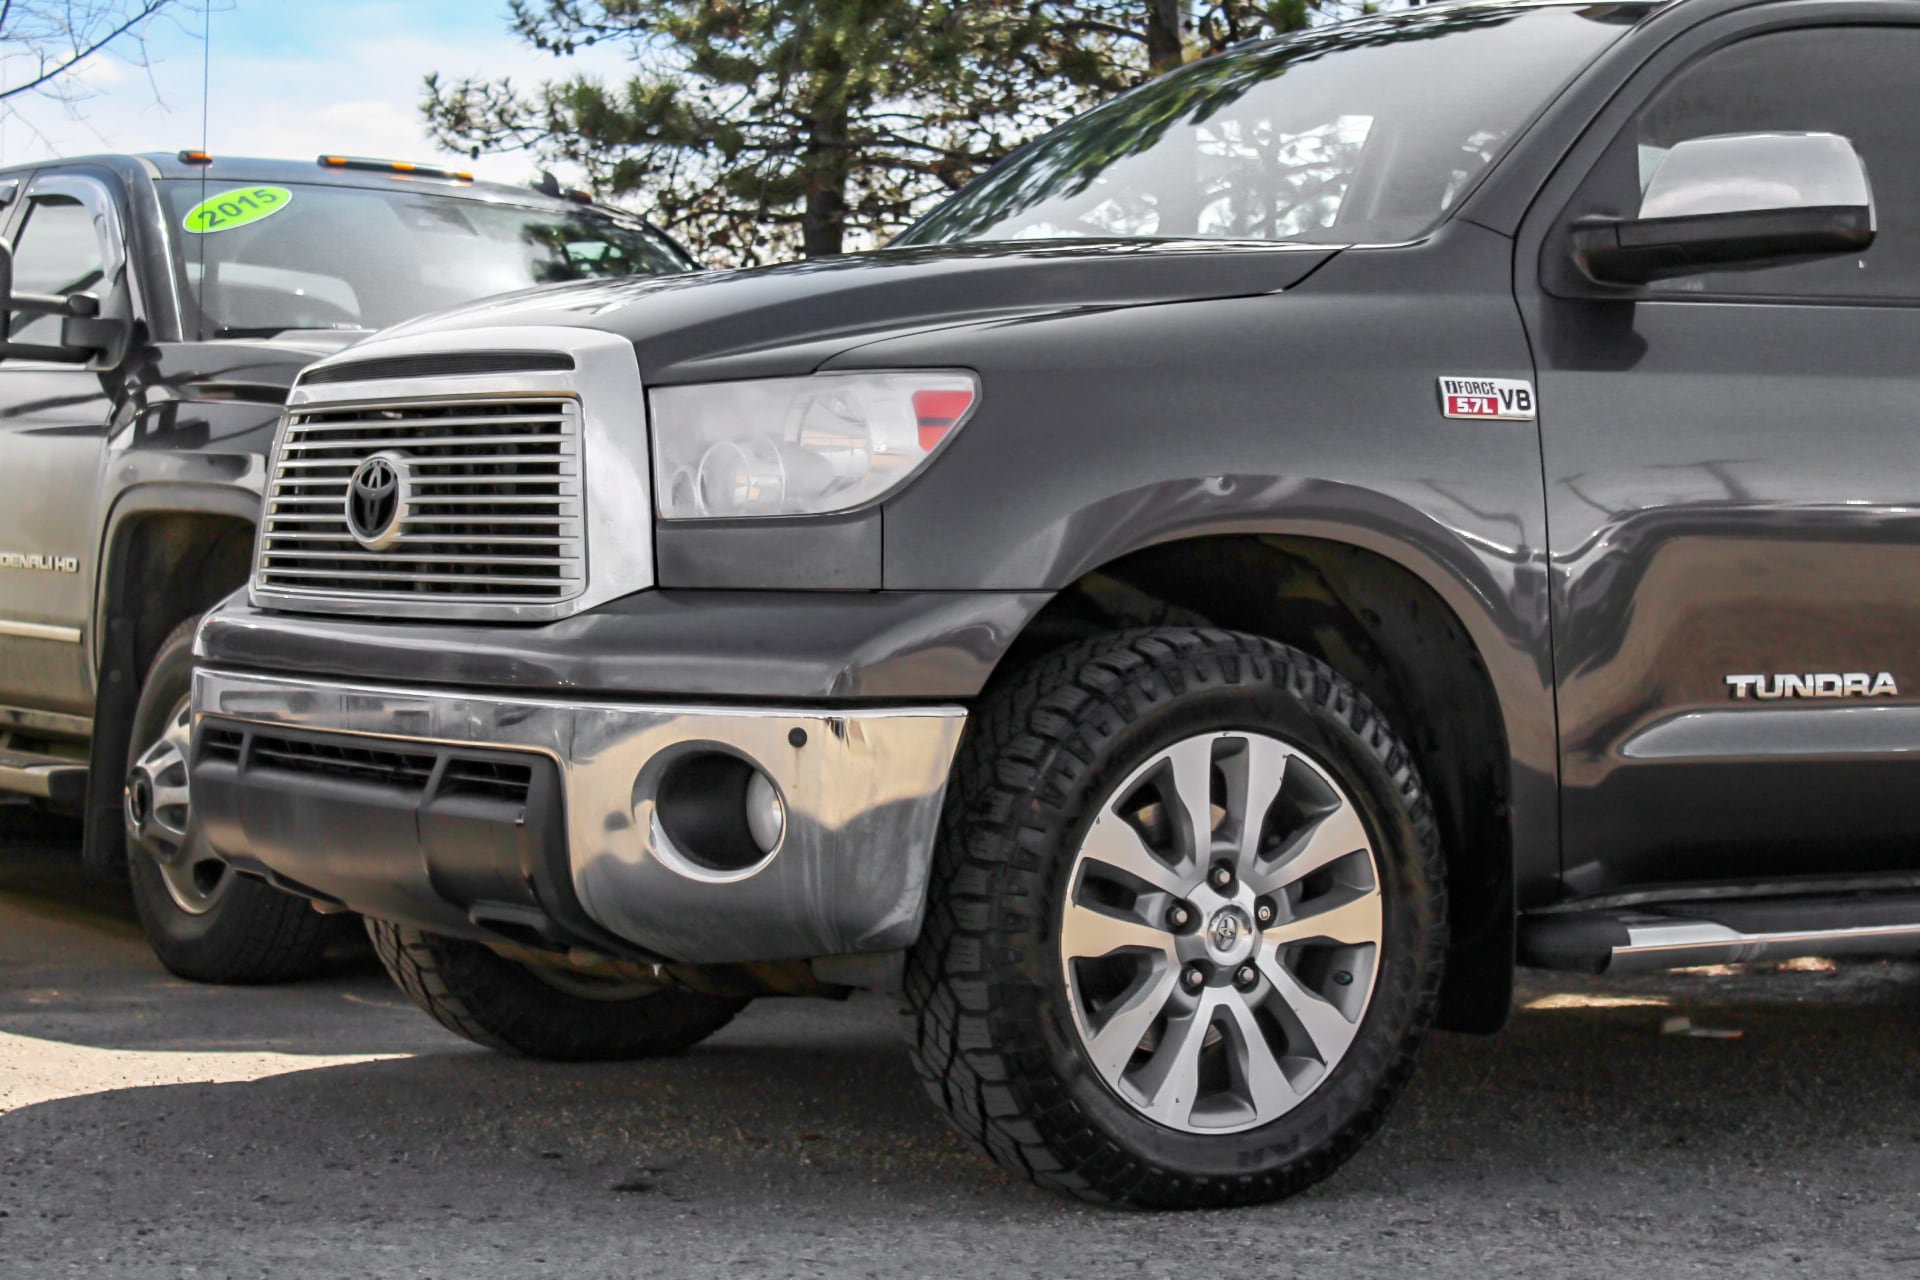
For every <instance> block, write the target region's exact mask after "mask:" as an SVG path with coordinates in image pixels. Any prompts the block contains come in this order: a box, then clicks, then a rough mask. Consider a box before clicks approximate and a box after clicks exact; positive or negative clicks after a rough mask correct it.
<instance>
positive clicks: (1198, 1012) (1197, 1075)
mask: <svg viewBox="0 0 1920 1280" xmlns="http://www.w3.org/2000/svg"><path fill="white" fill-rule="evenodd" d="M1067 886H1068V887H1067V895H1066V900H1065V904H1064V906H1063V909H1062V917H1061V921H1060V932H1059V952H1060V958H1061V963H1062V966H1063V968H1064V970H1065V979H1066V987H1067V994H1068V999H1069V1003H1070V1005H1071V1008H1072V1013H1073V1021H1074V1027H1075V1030H1076V1032H1077V1033H1078V1035H1079V1039H1080V1044H1081V1047H1082V1048H1083V1049H1084V1051H1085V1053H1086V1055H1087V1058H1088V1060H1089V1061H1090V1062H1091V1064H1092V1065H1093V1067H1094V1069H1095V1071H1096V1072H1097V1073H1098V1075H1099V1077H1100V1078H1101V1080H1102V1081H1104V1082H1105V1084H1106V1085H1107V1087H1108V1088H1109V1089H1110V1090H1111V1091H1112V1092H1113V1093H1114V1094H1115V1095H1117V1096H1118V1097H1119V1098H1120V1099H1121V1100H1122V1101H1124V1102H1125V1103H1126V1104H1127V1105H1128V1106H1130V1107H1131V1108H1133V1109H1134V1110H1135V1111H1136V1112H1138V1113H1139V1114H1140V1115H1142V1116H1145V1117H1146V1118H1148V1119H1150V1120H1153V1121H1154V1122H1156V1123H1158V1124H1161V1125H1164V1126H1166V1127H1168V1128H1170V1129H1175V1130H1178V1131H1181V1132H1186V1133H1199V1134H1218V1133H1235V1132H1240V1131H1243V1130H1247V1129H1252V1128H1256V1127H1258V1126H1260V1125H1264V1124H1267V1123H1270V1122H1271V1121H1273V1120H1275V1119H1277V1118H1279V1117H1280V1116H1282V1115H1285V1114H1286V1113H1287V1112H1288V1111H1291V1110H1292V1109H1293V1108H1294V1107H1296V1106H1298V1105H1299V1104H1300V1103H1301V1101H1303V1100H1304V1099H1305V1098H1306V1097H1307V1096H1308V1095H1310V1094H1311V1093H1312V1092H1313V1091H1314V1090H1315V1089H1316V1088H1318V1087H1319V1085H1320V1084H1321V1083H1322V1082H1323V1081H1324V1080H1325V1079H1326V1078H1327V1076H1328V1075H1329V1074H1330V1073H1331V1072H1332V1071H1333V1069H1334V1068H1335V1067H1336V1066H1338V1065H1339V1063H1340V1061H1341V1059H1342V1058H1343V1057H1344V1056H1345V1054H1346V1052H1347V1050H1348V1048H1349V1047H1350V1046H1351V1045H1352V1043H1353V1040H1354V1037H1355V1035H1356V1034H1357V1033H1358V1031H1359V1028H1360V1025H1361V1021H1362V1019H1363V1018H1364V1016H1365V1014H1366V1010H1367V1006H1368V1003H1369V1002H1370V1000H1371V998H1372V994H1373V985H1374V976H1375V974H1376V973H1377V972H1378V970H1379V961H1380V948H1381V945H1382V941H1383V937H1384V930H1385V920H1384V914H1383V906H1382V900H1381V893H1380V872H1379V863H1378V859H1377V857H1376V853H1375V849H1374V844H1373V841H1372V839H1371V838H1370V836H1369V835H1368V832H1367V829H1366V826H1365V824H1364V822H1363V821H1362V819H1361V815H1360V812H1359V810H1358V809H1357V808H1356V807H1355V805H1354V803H1353V800H1352V798H1351V797H1350V796H1349V795H1348V794H1347V793H1346V791H1345V790H1343V789H1342V788H1341V786H1340V785H1339V784H1338V783H1337V782H1335V781H1334V780H1333V775H1332V773H1331V772H1330V771H1329V770H1328V769H1327V768H1326V767H1325V765H1323V764H1322V763H1320V762H1319V761H1317V760H1315V759H1314V758H1313V757H1312V756H1311V755H1310V754H1309V753H1308V752H1306V751H1305V750H1303V749H1302V748H1300V747H1299V746H1296V745H1293V744H1290V743H1287V742H1283V741H1281V740H1280V739H1278V738H1274V737H1271V736H1268V735H1265V734H1260V733H1253V732H1224V733H1208V734H1201V735H1197V736H1194V737H1190V738H1187V739H1184V740H1182V741H1180V742H1177V743H1175V744H1174V745H1172V746H1170V747H1168V748H1166V749H1165V750H1163V751H1161V752H1159V753H1158V754H1156V755H1155V756H1153V758H1151V759H1150V760H1148V761H1147V762H1146V763H1145V764H1143V765H1142V766H1140V768H1138V769H1136V770H1135V771H1134V772H1133V773H1132V774H1131V775H1130V776H1129V777H1128V778H1127V779H1126V780H1125V781H1124V782H1122V783H1121V784H1120V785H1119V786H1118V787H1117V788H1115V789H1114V790H1113V792H1112V793H1111V794H1110V795H1109V796H1108V797H1107V798H1106V800H1105V802H1104V803H1103V804H1102V805H1101V807H1100V809H1099V810H1098V812H1097V814H1096V816H1095V818H1094V821H1093V823H1092V826H1091V827H1090V828H1089V829H1088V831H1087V834H1086V837H1085V839H1084V840H1083V841H1082V842H1081V845H1080V848H1079V850H1078V852H1077V854H1076V856H1075V859H1074V864H1073V867H1072V869H1071V872H1070V874H1069V879H1068V882H1067Z"/></svg>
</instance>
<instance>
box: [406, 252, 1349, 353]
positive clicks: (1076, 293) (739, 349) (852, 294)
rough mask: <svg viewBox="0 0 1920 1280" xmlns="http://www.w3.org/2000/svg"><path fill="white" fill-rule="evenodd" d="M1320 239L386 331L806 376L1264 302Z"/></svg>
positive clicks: (950, 264)
mask: <svg viewBox="0 0 1920 1280" xmlns="http://www.w3.org/2000/svg"><path fill="white" fill-rule="evenodd" d="M1337 252H1338V249H1337V248H1336V247H1329V246H1325V245H1314V246H1291V245H1274V244H1261V245H1248V244H1237V243H1236V244H1229V243H1199V242H1193V241H1180V242H1164V243H1153V242H1139V241H1127V242H1114V243H1106V242H1093V243H1088V242H1084V241H1074V242H1070V243H1069V242H1051V243H1034V244H1021V245H1006V244H999V245H940V246H928V247H916V248H908V249H881V250H876V251H874V252H872V253H861V254H849V255H846V256H843V257H834V258H815V259H811V260H808V261H805V262H794V263H787V264H784V265H781V266H777V267H760V268H754V269H750V270H742V271H710V272H702V273H699V274H694V275H681V276H654V277H647V278H644V279H635V280H609V281H594V282H590V283H583V284H573V285H562V286H557V287H549V288H545V289H535V290H528V291H525V292H521V293H515V294H505V295H501V296H499V297H495V298H489V299H486V300H483V301H481V302H476V303H472V304H469V305H467V306H464V307H460V308H458V309H456V310H452V311H444V312H440V313H438V314H435V315H430V316H423V317H421V318H419V319H415V320H409V321H407V322H406V323H404V324H401V325H398V326H396V327H395V328H392V329H388V330H386V331H385V333H383V334H382V337H397V336H401V335H406V336H410V337H419V336H424V335H426V334H429V333H453V332H462V331H465V332H473V333H475V334H476V336H475V339H474V340H475V341H476V342H478V341H484V339H483V338H481V337H479V336H478V335H479V333H480V332H483V331H485V330H487V329H491V328H499V327H506V326H513V327H520V326H526V325H566V326H582V327H588V328H595V329H602V330H606V331H608V332H612V333H617V334H619V335H621V336H622V337H625V338H628V339H629V340H631V341H632V342H633V343H634V346H635V349H636V351H637V353H638V356H639V360H640V373H641V377H642V378H644V379H645V380H646V381H647V382H648V383H649V384H653V385H660V384H668V383H676V382H697V381H703V380H707V379H715V378H751V377H776V376H781V375H785V374H798V373H809V372H811V371H813V370H814V369H817V368H819V367H820V365H821V364H823V363H824V362H826V361H827V360H829V359H831V358H833V357H834V356H836V355H840V354H842V353H843V352H845V351H847V350H849V349H851V348H854V347H858V346H863V345H865V344H866V343H868V342H875V341H880V340H882V339H886V338H893V337H900V336H904V335H906V334H909V333H915V332H923V331H926V330H929V329H937V328H943V327H946V326H948V325H960V324H974V323H978V322H980V321H983V320H993V319H1000V318H1017V317H1029V316H1037V315H1049V314H1057V313H1061V312H1067V311H1074V310H1102V309H1108V308H1114V307H1136V306H1147V305H1151V304H1154V303H1165V302H1192V301H1199V300H1202V299H1207V298H1226V297H1239V296H1245V295H1249V294H1261V293H1272V292H1275V291H1277V290H1280V289H1286V288H1289V287H1291V286H1292V285H1294V284H1297V283H1299V282H1300V281H1301V280H1303V279H1305V278H1306V277H1307V275H1309V274H1310V273H1311V272H1312V271H1313V270H1314V269H1315V268H1316V267H1318V266H1319V265H1320V264H1321V263H1323V262H1325V261H1326V260H1327V259H1328V258H1330V257H1331V256H1333V254H1335V253H1337Z"/></svg>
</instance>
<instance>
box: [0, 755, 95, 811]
mask: <svg viewBox="0 0 1920 1280" xmlns="http://www.w3.org/2000/svg"><path fill="white" fill-rule="evenodd" d="M0 792H10V793H12V794H13V795H17V796H38V797H40V798H41V799H42V800H47V801H51V802H52V803H54V804H56V805H77V804H82V803H84V802H85V801H86V798H87V766H85V765H84V764H77V763H75V762H74V761H72V760H63V759H61V758H60V757H59V756H43V755H39V754H36V753H34V752H30V751H0Z"/></svg>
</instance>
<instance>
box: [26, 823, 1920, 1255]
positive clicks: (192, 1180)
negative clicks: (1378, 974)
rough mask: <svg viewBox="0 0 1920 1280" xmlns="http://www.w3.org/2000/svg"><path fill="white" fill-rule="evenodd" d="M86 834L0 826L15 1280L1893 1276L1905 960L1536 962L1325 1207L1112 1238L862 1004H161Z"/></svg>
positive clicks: (1905, 1195)
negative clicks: (575, 1022)
mask: <svg viewBox="0 0 1920 1280" xmlns="http://www.w3.org/2000/svg"><path fill="white" fill-rule="evenodd" d="M75 845H76V836H75V833H74V831H73V830H72V829H71V828H70V827H65V826H60V825H56V824H49V823H46V822H45V821H30V822H23V821H22V820H21V819H20V817H19V816H18V815H17V814H8V813H0V1277H5V1278H6V1280H13V1278H14V1277H20V1278H22V1280H44V1278H46V1277H59V1276H87V1277H123V1276H194V1277H205V1278H217V1277H274V1278H275V1280H280V1278H303V1277H348V1276H354V1277H358V1276H382V1277H385V1276H396V1277H416V1276H421V1277H444V1278H446V1280H490V1278H492V1277H516V1278H517V1277H527V1276H548V1275H552V1276H565V1277H569V1280H593V1278H596V1277H602V1276H607V1277H615V1276H617V1277H680V1276H687V1277H704V1276H727V1277H755V1276H874V1277H886V1278H887V1280H900V1278H906V1277H919V1276H936V1277H942V1278H943V1280H952V1278H954V1277H971V1276H983V1277H985V1276H991V1277H996V1278H1002V1277H1021V1276H1088V1277H1092V1276H1101V1277H1160V1276H1167V1277H1172V1276H1178V1277H1181V1280H1195V1278H1196V1277H1206V1278H1207V1280H1215V1278H1219V1280H1226V1278H1228V1277H1248V1278H1249V1280H1254V1278H1258V1280H1267V1278H1270V1277H1287V1276H1295V1275H1299V1276H1308V1275H1311V1276H1336V1277H1337V1276H1383V1277H1399V1276H1414V1275H1419V1276H1423V1277H1454V1276H1460V1277H1468V1276H1471V1277H1489V1276H1509V1275H1512V1276H1519V1275H1525V1276H1531V1277H1539V1276H1567V1277H1587V1276H1591V1277H1596V1278H1597V1277H1604V1278H1605V1280H1622V1278H1623V1277H1636V1276H1647V1277H1661V1278H1663V1280H1664V1278H1666V1277H1688V1276H1708V1275H1711V1276H1715V1277H1719V1276H1724V1275H1740V1276H1742V1277H1772V1276H1819V1277H1835V1276H1844V1277H1860V1278H1877V1277H1898V1278H1900V1280H1914V1278H1915V1277H1920V965H1914V964H1906V963H1872V964H1858V965H1849V966H1845V967H1841V968H1835V967H1833V966H1830V965H1824V964H1819V965H1804V966H1798V967H1796V968H1795V969H1792V970H1789V971H1780V970H1779V969H1777V968H1769V969H1768V970H1767V971H1765V972H1758V971H1747V970H1714V971H1701V972H1692V973H1687V974H1680V975H1665V976H1661V977H1658V978H1653V979H1643V980H1636V981H1632V982H1623V983H1602V982H1598V981H1589V980H1585V979H1568V978H1564V977H1560V976H1552V977H1542V976H1530V977H1529V978H1528V980H1527V981H1526V982H1525V984H1524V989H1523V991H1522V994H1521V1007H1520V1008H1519V1010H1518V1011H1517V1013H1516V1015H1515V1017H1514V1019H1513V1022H1512V1024H1511V1025H1510V1026H1509V1028H1508V1029H1507V1030H1506V1031H1505V1032H1504V1033H1503V1034H1501V1035H1499V1036H1495V1037H1491V1038H1483V1037H1468V1036H1456V1035H1444V1034H1443V1035H1437V1036H1436V1037H1435V1038H1434V1040H1433V1042H1432V1043H1431V1044H1430V1046H1429V1048H1428V1051H1427V1053H1426V1055H1425V1058H1424V1060H1423V1063H1422V1066H1421V1068H1420V1071H1419V1074H1418V1075H1417V1077H1416V1079H1415V1080H1414V1083H1413V1085H1412V1087H1411V1088H1410V1089H1409V1090H1408V1092H1407V1094H1406V1096H1405V1097H1404V1098H1403V1099H1402V1100H1401V1102H1400V1104H1399V1106H1398V1108H1397V1109H1396V1111H1395V1112H1394V1114H1393V1116H1392V1118H1391V1119H1390V1121H1389V1123H1388V1126H1387V1129H1386V1130H1385V1132H1384V1133H1383V1134H1382V1135H1381V1136H1380V1137H1379V1138H1378V1139H1377V1140H1376V1141H1375V1142H1374V1143H1373V1144H1372V1145H1371V1146H1369V1147H1368V1148H1367V1149H1366V1150H1364V1151H1363V1152H1362V1153H1361V1154H1360V1155H1359V1156H1358V1157H1356V1158H1355V1160H1354V1161H1353V1162H1352V1163H1351V1164H1349V1165H1348V1166H1347V1167H1346V1168H1345V1169H1343V1170H1341V1171H1340V1172H1339V1173H1337V1174H1335V1175H1334V1177H1333V1178H1332V1179H1330V1180H1329V1181H1327V1182H1325V1183H1323V1184H1322V1185H1321V1186H1319V1187H1318V1188H1316V1189H1314V1190H1313V1191H1311V1192H1309V1193H1307V1194H1305V1195H1302V1196H1300V1197H1297V1198H1296V1199H1294V1200H1292V1201H1289V1202H1287V1203H1283V1204H1279V1205H1271V1206H1267V1207H1263V1208H1258V1209H1250V1210H1238V1211H1232V1212H1206V1213H1187V1214H1140V1213H1127V1212H1119V1211H1114V1210H1103V1209H1094V1208H1088V1207H1085V1206H1080V1205H1074V1204H1069V1203H1065V1202H1062V1201H1060V1200H1057V1199H1054V1198H1052V1197H1050V1196H1048V1195H1046V1194H1044V1193H1041V1192H1039V1191H1036V1190H1034V1189H1032V1188H1030V1187H1028V1186H1027V1185H1025V1184H1024V1183H1022V1182H1019V1181H1017V1180H1015V1179H1012V1178H1010V1177H1008V1176H1006V1175H1004V1174H1002V1173H1001V1172H999V1170H997V1169H996V1168H995V1167H994V1166H993V1165H991V1164H989V1163H988V1162H987V1161H986V1160H985V1159H984V1158H982V1157H980V1156H978V1155H976V1154H974V1153H973V1152H972V1151H971V1150H970V1149H968V1148H967V1147H966V1146H965V1145H964V1144H963V1143H962V1142H961V1141H960V1140H958V1139H957V1138H956V1137H954V1136H953V1135H952V1134H951V1133H950V1132H949V1131H948V1129H947V1128H946V1126H945V1124H944V1122H943V1121H942V1120H941V1118H940V1116H939V1115H938V1113H936V1112H935V1111H934V1109H933V1107H932V1105H931V1104H930V1103H929V1102H927V1101H926V1099H925V1098H924V1096H923V1095H922V1094H921V1092H920V1088H919V1085H918V1083H917V1082H916V1080H915V1079H914V1076H913V1072H912V1069H911V1067H910V1066H909V1064H908V1062H907V1055H906V1051H905V1048H904V1039H903V1035H902V1027H901V1018H900V1015H899V1014H898V1012H897V1011H896V1009H895V1007H894V1006H893V1005H892V1004H891V1003H890V1002H889V1001H886V1000H883V999H880V998H878V997H866V998H856V999H854V1000H850V1001H847V1002H845V1003H839V1004H834V1003H825V1002H818V1001H778V1000H767V1001H762V1002H760V1003H758V1004H755V1005H754V1006H752V1007H751V1008H749V1009H748V1010H747V1012H746V1013H745V1014H743V1015H742V1016H741V1017H740V1018H739V1019H738V1020H737V1021H736V1022H735V1023H734V1024H733V1025H732V1026H731V1027H729V1028H728V1029H727V1030H726V1031H725V1032H723V1033H722V1034H720V1035H719V1036H717V1037H716V1038H715V1039H713V1040H712V1041H710V1042H709V1043H708V1044H706V1045H703V1046H701V1047H700V1048H698V1049H696V1050H695V1051H694V1052H692V1053H690V1054H688V1055H687V1056H685V1057H683V1058H679V1059H675V1060H669V1061H660V1062H649V1063H641V1064H627V1065H611V1066H559V1065H550V1064H541V1063H529V1062H523V1061H515V1060H512V1059H508V1058H503V1057H499V1056H496V1055H494V1054H491V1053H488V1052H485V1051H483V1050H480V1049H476V1048H474V1047H472V1046H470V1045H468V1044H466V1043H465V1042H463V1041H461V1040H458V1039H456V1038H454V1037H453V1036H451V1035H448V1034H446V1033H444V1032H442V1031H441V1030H440V1029H439V1028H438V1027H437V1026H435V1025H434V1024H433V1023H431V1022H429V1021H428V1020H427V1019H426V1017H425V1016H424V1015H422V1014H419V1013H417V1012H415V1011H414V1009H413V1008H412V1006H411V1005H409V1004H407V1003H406V1002H405V1000H404V999H403V998H402V997H401V996H400V995H399V993H398V992H397V991H396V990H394V989H393V988H392V987H390V986H389V985H388V983H387V981H386V978H385V977H384V975H382V974H381V973H380V972H379V971H378V970H377V968H375V967H373V966H372V964H371V962H370V961H368V960H366V959H365V958H364V957H359V958H354V957H346V958H344V959H343V962H342V965H341V967H340V969H339V971H338V972H336V973H334V974H332V975H330V976H328V977H326V978H323V979H319V980H315V981H311V982H306V983H300V984H296V985H293V986H287V987H279V988H270V989H225V990H222V989H216V988H208V987H197V986H193V985H191V984H188V983H183V982H180V981H178V980H176V979H174V978H172V977H171V976H169V975H168V974H167V973H166V972H165V971H164V970H162V969H161V968H160V966H159V964H158V963H157V962H155V961H154V960H153V958H152V957H151V956H150V955H149V954H148V952H147V950H146V948H145V945H144V943H143V941H142V940H141V937H140V933H139V929H138V927H137V925H136V924H135V923H134V920H133V916H132V913H131V910H130V909H129V908H128V906H127V905H126V902H125V891H124V888H123V887H122V886H118V885H112V884H101V883H98V882H94V881H91V880H89V879H88V878H87V877H86V876H85V875H84V874H83V873H81V872H80V871H79V870H78V868H77V866H76V865H75V863H74V858H73V855H74V852H75ZM1682 1016H1684V1017H1687V1018H1689V1019H1691V1021H1692V1023H1693V1025H1694V1026H1696V1027H1699V1028H1705V1029H1709V1030H1716V1031H1738V1032H1740V1033H1741V1034H1740V1036H1739V1038H1737V1039H1726V1038H1706V1037H1681V1036H1676V1035H1670V1034H1663V1033H1662V1025H1663V1023H1664V1022H1666V1020H1668V1019H1670V1018H1674V1017H1682Z"/></svg>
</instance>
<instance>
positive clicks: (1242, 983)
mask: <svg viewBox="0 0 1920 1280" xmlns="http://www.w3.org/2000/svg"><path fill="white" fill-rule="evenodd" d="M1259 980H1260V975H1259V973H1257V972H1256V971H1255V970H1254V967H1253V966H1252V965H1250V964H1243V965H1241V966H1240V967H1239V968H1238V969H1235V970H1234V971H1233V982H1234V985H1235V986H1237V987H1239V988H1240V989H1241V990H1242V991H1244V990H1246V989H1247V988H1248V987H1250V986H1252V985H1253V984H1254V983H1256V982H1258V981H1259Z"/></svg>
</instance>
